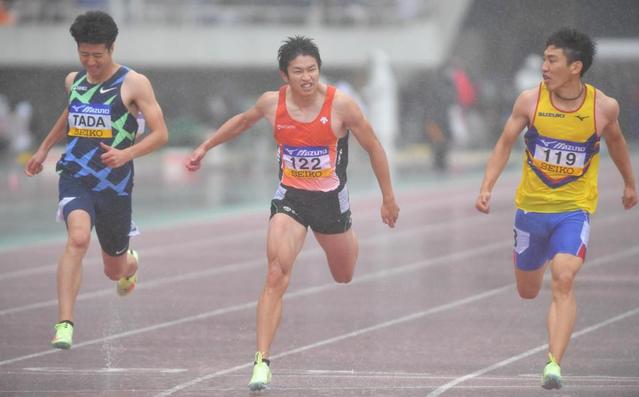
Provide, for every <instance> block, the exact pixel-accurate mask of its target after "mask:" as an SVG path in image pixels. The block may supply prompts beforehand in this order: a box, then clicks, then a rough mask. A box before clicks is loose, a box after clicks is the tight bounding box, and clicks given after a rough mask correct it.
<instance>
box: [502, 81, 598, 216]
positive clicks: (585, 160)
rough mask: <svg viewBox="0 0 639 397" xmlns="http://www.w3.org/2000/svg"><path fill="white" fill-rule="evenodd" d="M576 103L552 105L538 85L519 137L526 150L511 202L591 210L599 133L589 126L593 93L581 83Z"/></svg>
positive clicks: (548, 209) (542, 208)
mask: <svg viewBox="0 0 639 397" xmlns="http://www.w3.org/2000/svg"><path fill="white" fill-rule="evenodd" d="M585 87H586V95H585V97H584V100H583V102H582V104H581V106H580V107H579V108H578V109H577V110H575V111H571V112H565V111H562V110H560V109H558V108H556V107H555V106H554V105H553V103H552V99H551V97H550V92H549V91H548V89H547V88H546V85H545V84H544V83H541V84H540V86H539V97H538V98H537V108H536V109H535V115H534V117H533V120H532V123H531V125H529V126H528V131H526V133H525V135H524V140H525V143H526V150H525V152H524V159H523V173H522V179H521V182H520V184H519V187H518V188H517V193H516V196H515V205H516V206H517V208H521V209H522V210H524V211H530V212H544V213H553V212H566V211H572V210H577V209H583V210H585V211H588V212H589V213H591V214H592V213H594V212H595V210H596V209H597V197H598V193H597V176H598V171H599V135H598V134H597V131H596V127H595V93H596V90H595V88H594V87H593V86H591V85H588V84H586V85H585Z"/></svg>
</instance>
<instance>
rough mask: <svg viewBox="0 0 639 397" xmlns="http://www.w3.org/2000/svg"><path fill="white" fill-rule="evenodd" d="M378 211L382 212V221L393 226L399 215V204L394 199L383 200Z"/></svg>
mask: <svg viewBox="0 0 639 397" xmlns="http://www.w3.org/2000/svg"><path fill="white" fill-rule="evenodd" d="M380 212H381V214H382V221H383V222H384V223H385V224H387V225H388V226H390V227H395V223H396V222H397V218H398V217H399V206H398V205H397V203H396V202H395V200H394V199H392V200H384V202H383V203H382V209H381V211H380Z"/></svg>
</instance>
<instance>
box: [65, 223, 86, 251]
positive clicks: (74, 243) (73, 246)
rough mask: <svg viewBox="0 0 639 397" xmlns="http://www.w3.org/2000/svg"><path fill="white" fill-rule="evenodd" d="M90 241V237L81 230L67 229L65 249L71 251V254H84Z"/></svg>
mask: <svg viewBox="0 0 639 397" xmlns="http://www.w3.org/2000/svg"><path fill="white" fill-rule="evenodd" d="M90 241H91V235H90V234H89V233H85V232H84V231H81V230H73V229H69V237H68V240H67V248H68V249H69V250H71V251H72V253H73V254H84V252H86V250H87V249H88V248H89V242H90Z"/></svg>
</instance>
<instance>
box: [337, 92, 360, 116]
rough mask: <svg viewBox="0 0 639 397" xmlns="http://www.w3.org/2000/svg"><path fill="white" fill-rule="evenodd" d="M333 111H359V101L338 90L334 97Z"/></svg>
mask: <svg viewBox="0 0 639 397" xmlns="http://www.w3.org/2000/svg"><path fill="white" fill-rule="evenodd" d="M333 109H335V110H337V111H340V110H353V109H359V106H358V105H357V101H355V99H354V98H353V97H352V96H350V95H349V94H348V93H346V92H344V91H342V90H339V89H337V88H336V89H335V95H334V97H333Z"/></svg>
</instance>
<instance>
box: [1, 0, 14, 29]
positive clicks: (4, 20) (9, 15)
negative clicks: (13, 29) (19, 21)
mask: <svg viewBox="0 0 639 397" xmlns="http://www.w3.org/2000/svg"><path fill="white" fill-rule="evenodd" d="M15 22H16V16H15V13H14V12H13V9H12V8H11V3H10V2H9V1H7V0H0V25H13V24H14V23H15Z"/></svg>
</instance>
